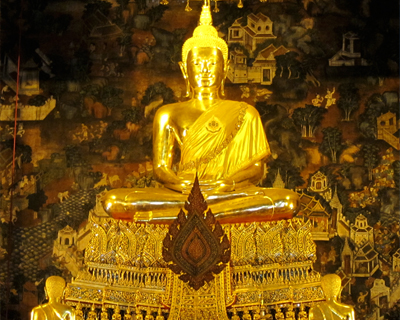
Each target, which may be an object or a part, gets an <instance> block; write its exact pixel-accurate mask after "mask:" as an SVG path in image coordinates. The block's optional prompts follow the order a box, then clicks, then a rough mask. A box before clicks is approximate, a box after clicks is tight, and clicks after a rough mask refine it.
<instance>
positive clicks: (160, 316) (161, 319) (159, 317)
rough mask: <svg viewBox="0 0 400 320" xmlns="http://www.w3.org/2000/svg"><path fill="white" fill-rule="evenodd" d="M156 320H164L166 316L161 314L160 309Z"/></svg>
mask: <svg viewBox="0 0 400 320" xmlns="http://www.w3.org/2000/svg"><path fill="white" fill-rule="evenodd" d="M156 320H164V316H163V315H162V313H161V308H158V312H157V317H156Z"/></svg>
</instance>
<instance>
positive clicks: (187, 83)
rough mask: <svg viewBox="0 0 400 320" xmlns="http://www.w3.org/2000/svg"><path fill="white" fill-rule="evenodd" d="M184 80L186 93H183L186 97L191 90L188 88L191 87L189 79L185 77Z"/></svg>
mask: <svg viewBox="0 0 400 320" xmlns="http://www.w3.org/2000/svg"><path fill="white" fill-rule="evenodd" d="M185 81H186V94H185V98H187V97H190V92H191V90H190V89H191V88H190V83H189V80H188V79H186V80H185Z"/></svg>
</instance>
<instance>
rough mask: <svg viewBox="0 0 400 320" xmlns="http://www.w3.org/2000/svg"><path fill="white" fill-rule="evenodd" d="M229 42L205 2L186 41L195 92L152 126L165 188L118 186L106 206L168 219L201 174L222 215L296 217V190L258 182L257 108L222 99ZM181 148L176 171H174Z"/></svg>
mask: <svg viewBox="0 0 400 320" xmlns="http://www.w3.org/2000/svg"><path fill="white" fill-rule="evenodd" d="M227 57H228V47H227V45H226V43H225V41H224V40H222V39H221V38H219V37H218V32H217V30H216V29H215V28H214V27H213V26H212V20H211V13H210V9H209V6H207V5H204V6H203V11H202V14H201V17H200V23H199V26H198V27H197V28H196V29H195V31H194V33H193V37H192V38H190V39H188V40H187V41H186V42H185V44H184V45H183V48H182V60H183V62H181V63H180V66H181V70H182V73H183V77H184V78H185V80H186V84H187V88H188V93H189V92H191V93H192V99H191V100H189V101H186V102H178V103H174V104H169V105H165V106H163V107H161V108H160V109H159V110H158V112H157V113H156V115H155V118H154V125H153V167H154V177H155V179H156V180H157V182H158V183H159V184H160V185H162V186H163V187H161V188H144V189H142V188H134V189H115V190H110V191H108V192H107V193H106V195H105V197H104V200H103V205H104V208H105V210H106V211H107V212H108V213H109V214H110V215H111V216H113V217H114V218H119V219H129V220H130V219H133V220H134V221H138V222H150V221H151V222H156V223H168V222H169V221H171V220H172V219H175V217H176V216H177V214H178V213H179V210H180V208H182V207H183V205H184V203H185V201H186V199H187V194H188V192H190V189H191V187H192V185H193V181H194V179H195V176H196V174H197V176H198V178H199V181H200V188H201V191H202V193H203V195H204V196H205V198H206V201H207V204H208V206H209V207H210V209H211V210H212V212H213V214H214V215H215V217H216V218H217V219H218V220H219V221H220V222H223V223H225V222H244V221H267V220H277V219H280V218H291V217H292V216H293V214H294V213H295V212H296V209H297V205H298V195H297V194H296V193H295V192H293V191H290V190H286V189H276V188H259V187H256V185H257V184H258V182H259V181H260V179H262V177H263V175H264V166H263V160H265V159H266V158H267V157H268V156H269V154H270V149H269V146H268V142H267V139H266V137H265V133H264V129H263V126H262V123H261V120H260V116H259V114H258V112H257V110H256V109H255V108H254V107H252V106H250V105H248V104H246V103H244V102H238V101H230V100H222V99H220V98H219V92H222V93H223V85H224V81H225V77H226V73H227V68H228V61H227ZM178 148H179V149H180V163H179V169H178V172H176V173H175V172H174V171H173V170H172V166H173V159H174V155H175V152H176V151H177V149H178Z"/></svg>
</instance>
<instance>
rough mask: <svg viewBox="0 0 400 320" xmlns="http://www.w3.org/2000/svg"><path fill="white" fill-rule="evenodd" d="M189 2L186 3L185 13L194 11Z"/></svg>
mask: <svg viewBox="0 0 400 320" xmlns="http://www.w3.org/2000/svg"><path fill="white" fill-rule="evenodd" d="M189 1H190V0H187V2H186V8H185V11H192V8H191V7H190V6H189Z"/></svg>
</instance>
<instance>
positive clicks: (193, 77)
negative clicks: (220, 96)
mask: <svg viewBox="0 0 400 320" xmlns="http://www.w3.org/2000/svg"><path fill="white" fill-rule="evenodd" d="M187 77H188V80H189V83H190V86H191V87H192V88H194V89H196V88H209V89H218V88H219V87H220V86H221V82H222V80H223V79H224V77H225V72H224V58H223V55H222V53H221V51H220V50H219V49H217V48H193V49H192V50H190V51H189V54H188V57H187Z"/></svg>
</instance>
